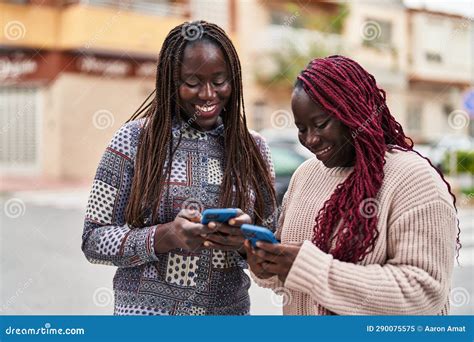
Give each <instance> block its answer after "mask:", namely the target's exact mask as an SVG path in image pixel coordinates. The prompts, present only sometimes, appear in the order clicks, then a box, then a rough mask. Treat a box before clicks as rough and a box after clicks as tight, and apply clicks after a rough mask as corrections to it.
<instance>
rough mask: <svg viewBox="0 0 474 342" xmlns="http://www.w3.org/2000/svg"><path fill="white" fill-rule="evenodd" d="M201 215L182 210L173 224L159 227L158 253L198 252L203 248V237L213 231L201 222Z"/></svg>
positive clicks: (156, 233) (156, 237)
mask: <svg viewBox="0 0 474 342" xmlns="http://www.w3.org/2000/svg"><path fill="white" fill-rule="evenodd" d="M200 217H201V214H200V213H199V212H197V211H195V210H188V209H183V210H181V211H180V212H179V213H178V215H177V216H176V218H175V219H174V221H173V222H170V223H167V224H164V225H162V226H159V227H158V228H157V229H156V231H155V241H154V247H155V252H156V253H166V252H169V251H170V250H173V249H175V248H182V249H184V250H187V251H196V250H199V249H201V248H203V243H204V238H203V237H202V235H203V234H204V235H205V234H208V233H211V232H212V229H211V228H210V227H208V226H205V225H203V224H201V223H196V222H200Z"/></svg>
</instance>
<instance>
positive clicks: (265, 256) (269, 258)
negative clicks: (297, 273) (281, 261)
mask: <svg viewBox="0 0 474 342" xmlns="http://www.w3.org/2000/svg"><path fill="white" fill-rule="evenodd" d="M254 255H256V256H257V257H259V258H260V260H261V262H272V263H278V257H279V256H278V255H277V254H272V253H268V252H266V251H264V250H263V249H257V250H256V252H255V254H254Z"/></svg>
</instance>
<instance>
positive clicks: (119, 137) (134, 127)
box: [108, 118, 145, 159]
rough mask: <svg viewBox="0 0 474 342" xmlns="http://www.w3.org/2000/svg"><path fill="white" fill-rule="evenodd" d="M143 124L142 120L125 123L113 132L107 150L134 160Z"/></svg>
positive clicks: (143, 120)
mask: <svg viewBox="0 0 474 342" xmlns="http://www.w3.org/2000/svg"><path fill="white" fill-rule="evenodd" d="M144 124H145V119H144V118H142V119H138V120H133V121H130V122H127V123H125V124H124V125H122V127H120V128H119V129H118V130H117V131H116V132H115V134H114V136H113V138H112V140H111V141H110V144H109V146H108V148H109V149H112V150H114V151H115V152H119V153H121V154H122V155H124V156H126V157H128V158H130V159H134V158H135V155H136V150H137V146H138V142H139V138H140V134H141V132H142V129H143V126H144Z"/></svg>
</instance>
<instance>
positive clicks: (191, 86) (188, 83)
mask: <svg viewBox="0 0 474 342" xmlns="http://www.w3.org/2000/svg"><path fill="white" fill-rule="evenodd" d="M184 84H186V85H187V86H188V87H190V88H194V87H197V86H198V85H199V82H189V81H186V82H184Z"/></svg>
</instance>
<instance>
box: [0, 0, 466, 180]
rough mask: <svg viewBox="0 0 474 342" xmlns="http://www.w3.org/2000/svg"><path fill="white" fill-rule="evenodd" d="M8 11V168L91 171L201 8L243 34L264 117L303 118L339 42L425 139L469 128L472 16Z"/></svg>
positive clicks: (157, 9)
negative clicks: (173, 35) (313, 85)
mask: <svg viewBox="0 0 474 342" xmlns="http://www.w3.org/2000/svg"><path fill="white" fill-rule="evenodd" d="M0 13H1V15H0V23H1V28H2V30H1V32H0V80H1V85H0V133H1V136H0V139H1V145H0V168H1V171H2V174H3V175H7V176H21V175H23V176H31V177H46V178H53V179H84V178H86V179H89V178H90V177H91V176H92V175H93V173H94V171H95V168H96V166H97V163H98V159H99V157H100V155H101V153H102V152H103V150H104V148H105V146H106V143H107V142H108V141H109V140H110V138H111V136H112V134H113V132H114V131H115V130H117V129H118V127H120V125H121V124H123V122H124V121H125V120H126V119H127V118H128V117H130V115H131V114H133V112H134V111H135V110H136V109H137V108H138V107H139V106H140V104H141V103H142V102H143V100H144V99H145V98H146V97H147V96H148V95H149V93H150V92H151V91H152V90H153V89H154V78H155V73H156V70H155V69H156V58H157V55H158V52H159V50H160V47H161V44H162V42H163V40H164V38H165V36H166V34H167V33H168V32H169V30H170V29H171V28H172V27H174V26H176V25H178V24H180V23H182V22H183V21H186V20H193V19H205V20H209V21H212V22H215V23H217V24H219V25H220V26H222V27H223V28H224V29H225V30H226V31H227V32H228V33H230V35H231V37H232V39H233V41H234V43H235V44H236V45H237V48H238V51H239V55H240V57H241V62H242V67H243V78H244V96H245V100H246V108H247V116H248V118H249V122H250V126H251V127H252V128H255V129H262V128H266V127H277V128H281V127H288V126H291V122H292V117H291V114H290V113H291V111H290V107H289V104H290V94H291V88H292V85H293V82H294V77H295V76H296V74H297V73H298V72H299V71H300V70H301V69H302V68H304V67H305V65H306V63H307V62H308V61H309V59H310V58H311V57H315V56H325V55H329V54H336V53H340V54H346V55H348V56H350V57H352V58H354V59H356V60H357V61H359V62H360V63H361V64H362V65H363V66H364V67H366V68H367V69H368V70H369V71H370V72H371V73H373V74H374V76H375V77H376V79H377V80H378V82H379V84H380V85H381V86H382V87H383V88H384V89H385V90H386V91H387V93H388V102H389V106H390V108H391V110H392V113H393V114H394V116H395V117H396V118H397V119H398V120H399V121H400V122H401V123H402V125H403V126H404V127H405V128H406V130H407V133H408V134H409V135H411V136H413V137H414V138H415V140H416V141H420V142H428V141H433V140H436V139H439V138H440V137H441V136H442V135H444V134H447V133H453V132H454V133H456V134H461V135H463V134H464V135H467V134H468V127H467V125H462V127H461V126H459V127H457V126H456V125H453V122H454V120H453V115H452V114H453V112H455V114H456V113H458V114H459V111H460V110H463V106H462V97H463V94H464V93H465V92H466V90H467V89H468V88H469V86H472V84H473V77H474V72H473V60H474V56H473V55H472V54H473V52H472V38H473V37H472V32H473V22H472V20H469V19H468V18H465V17H463V16H459V15H452V14H446V13H438V12H433V11H428V10H423V9H409V8H407V7H406V6H405V5H404V4H403V3H402V2H401V1H398V0H385V1H377V2H376V1H370V2H368V1H352V2H347V3H338V2H333V1H317V0H304V1H301V0H299V1H284V0H276V1H269V0H242V1H238V0H175V1H173V0H158V1H151V0H148V1H131V0H115V1H114V0H89V1H67V0H64V1H60V0H50V1H44V0H43V1H39V0H37V1H33V0H32V1H6V2H1V3H0ZM456 111H458V112H456ZM464 118H465V117H464V116H462V115H461V117H460V119H461V120H462V119H464ZM456 119H459V117H458V118H456ZM468 120H469V119H468ZM456 122H458V121H456Z"/></svg>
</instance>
